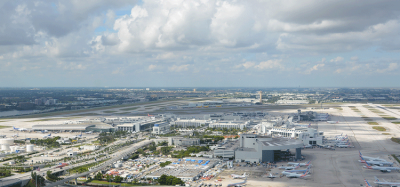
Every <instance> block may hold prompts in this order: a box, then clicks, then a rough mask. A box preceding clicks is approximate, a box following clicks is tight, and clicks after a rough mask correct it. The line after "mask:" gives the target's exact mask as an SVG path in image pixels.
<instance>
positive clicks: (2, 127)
mask: <svg viewBox="0 0 400 187" xmlns="http://www.w3.org/2000/svg"><path fill="white" fill-rule="evenodd" d="M9 127H10V126H2V125H0V129H5V128H9Z"/></svg>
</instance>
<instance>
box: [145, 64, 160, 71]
mask: <svg viewBox="0 0 400 187" xmlns="http://www.w3.org/2000/svg"><path fill="white" fill-rule="evenodd" d="M157 68H158V66H157V65H153V64H150V65H149V67H148V68H147V69H148V70H150V71H153V70H155V69H157Z"/></svg>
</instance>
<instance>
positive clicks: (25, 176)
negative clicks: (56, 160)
mask: <svg viewBox="0 0 400 187" xmlns="http://www.w3.org/2000/svg"><path fill="white" fill-rule="evenodd" d="M151 142H153V141H152V140H145V141H142V142H138V143H136V144H133V145H131V146H132V147H130V148H128V149H125V150H123V151H118V152H115V153H113V154H112V155H115V156H114V157H113V158H112V159H111V160H108V161H106V162H104V163H102V164H101V165H100V166H99V167H97V168H95V169H91V170H90V171H88V172H84V173H80V174H76V175H72V176H69V177H67V178H65V179H63V180H60V181H57V182H55V183H51V184H47V185H46V186H57V185H61V184H63V183H64V182H67V181H69V180H72V179H75V178H78V177H82V176H86V175H88V174H90V173H94V172H98V171H100V170H102V169H104V168H106V167H107V166H109V165H110V164H112V163H114V162H116V161H118V160H120V159H121V158H123V157H124V156H127V155H129V154H131V153H132V152H134V151H136V150H137V149H139V148H140V147H143V146H146V145H149V144H150V143H151ZM103 159H106V157H102V158H101V159H100V160H103ZM100 160H98V161H100ZM91 163H92V162H91ZM86 164H89V163H86V162H82V163H79V164H75V165H70V166H67V167H64V168H63V169H62V170H68V169H72V168H75V167H78V166H81V165H86ZM56 167H57V166H53V167H50V168H42V169H40V171H36V172H37V173H38V174H42V173H46V172H47V171H49V170H52V171H55V172H56V171H60V170H61V169H60V168H56ZM34 172H35V171H34ZM30 176H31V173H30V172H27V173H24V174H18V175H13V176H10V177H6V178H3V179H2V180H1V182H0V185H1V186H5V185H10V184H14V183H16V182H18V181H21V180H26V179H28V178H30Z"/></svg>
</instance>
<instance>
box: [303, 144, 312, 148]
mask: <svg viewBox="0 0 400 187" xmlns="http://www.w3.org/2000/svg"><path fill="white" fill-rule="evenodd" d="M304 148H312V145H310V144H307V145H305V146H304Z"/></svg>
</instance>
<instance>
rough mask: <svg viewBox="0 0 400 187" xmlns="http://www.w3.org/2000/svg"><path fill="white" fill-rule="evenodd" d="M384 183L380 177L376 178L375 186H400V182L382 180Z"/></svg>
mask: <svg viewBox="0 0 400 187" xmlns="http://www.w3.org/2000/svg"><path fill="white" fill-rule="evenodd" d="M382 180H383V181H380V180H379V179H378V177H376V176H375V181H374V183H375V184H378V185H389V186H400V182H387V181H386V180H385V179H382Z"/></svg>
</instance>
